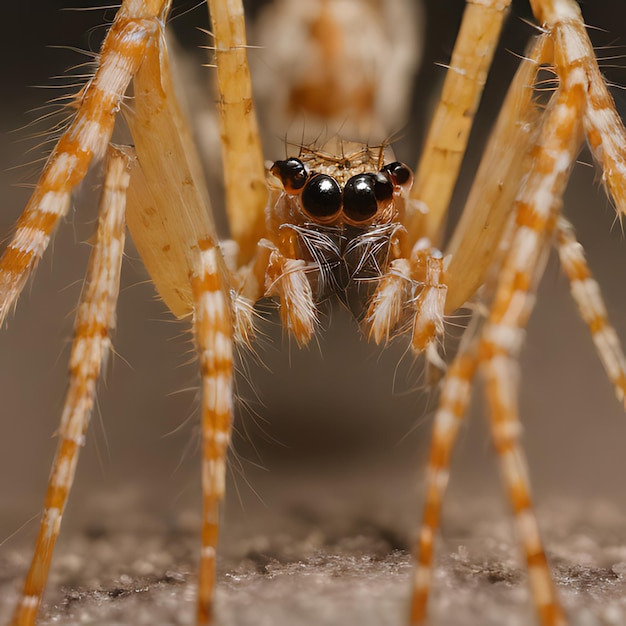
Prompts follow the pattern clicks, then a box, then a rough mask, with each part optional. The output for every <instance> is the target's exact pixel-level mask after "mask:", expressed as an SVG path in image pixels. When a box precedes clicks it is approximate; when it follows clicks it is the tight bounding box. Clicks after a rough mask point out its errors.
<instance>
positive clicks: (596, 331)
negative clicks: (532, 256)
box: [556, 218, 626, 402]
mask: <svg viewBox="0 0 626 626" xmlns="http://www.w3.org/2000/svg"><path fill="white" fill-rule="evenodd" d="M556 245H557V249H558V252H559V258H560V259H561V266H562V267H563V270H564V271H565V273H566V274H567V277H568V279H569V282H570V289H571V292H572V297H573V298H574V300H575V302H576V304H577V306H578V310H579V311H580V315H581V317H582V318H583V320H584V321H585V323H586V324H587V326H588V327H589V330H590V332H591V337H592V339H593V343H594V345H595V347H596V351H597V353H598V356H599V357H600V361H601V362H602V365H603V366H604V369H605V371H606V373H607V376H608V377H609V379H610V381H611V382H612V383H613V385H614V386H615V394H616V396H617V399H618V400H620V402H624V401H625V397H626V358H625V357H624V351H623V350H622V346H621V344H620V341H619V337H618V336H617V333H616V332H615V328H613V325H612V324H611V322H610V321H609V318H608V314H607V311H606V306H605V305H604V300H603V298H602V292H601V291H600V285H598V283H597V282H596V280H595V279H594V277H593V275H592V274H591V270H590V269H589V266H588V265H587V261H586V260H585V252H584V250H583V247H582V246H581V245H580V243H579V242H578V241H577V240H576V234H575V232H574V227H573V226H572V225H571V224H570V223H569V222H568V221H567V220H566V219H565V218H561V219H560V220H559V223H558V225H557V231H556Z"/></svg>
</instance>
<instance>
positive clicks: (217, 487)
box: [191, 241, 233, 624]
mask: <svg viewBox="0 0 626 626" xmlns="http://www.w3.org/2000/svg"><path fill="white" fill-rule="evenodd" d="M199 247H200V254H199V263H198V267H197V270H196V272H195V273H194V275H193V276H192V277H191V286H192V290H193V296H194V302H195V317H194V324H195V335H196V342H197V344H198V351H199V355H200V371H201V375H202V549H201V553H200V574H199V581H198V623H199V624H208V623H210V622H211V620H212V616H213V591H214V587H215V554H216V549H217V539H218V530H219V505H220V502H221V501H222V499H223V498H224V490H225V487H226V485H225V483H226V454H227V451H228V445H229V443H230V435H231V429H232V420H233V331H232V322H231V310H230V308H231V307H230V301H229V299H228V297H227V296H226V294H225V291H224V286H223V284H222V275H223V269H222V267H221V257H220V251H219V248H217V246H216V245H215V243H214V242H212V241H204V242H199Z"/></svg>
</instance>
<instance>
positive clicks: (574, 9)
mask: <svg viewBox="0 0 626 626" xmlns="http://www.w3.org/2000/svg"><path fill="white" fill-rule="evenodd" d="M530 4H531V6H532V9H533V12H534V14H535V17H536V18H537V20H538V21H539V22H540V23H542V24H543V27H544V28H545V29H546V30H547V31H548V32H549V33H550V37H551V39H552V40H553V42H554V55H555V60H556V64H557V66H560V68H561V69H560V70H559V77H560V78H561V80H562V81H563V82H564V83H565V82H566V81H572V82H580V83H582V84H584V85H585V90H584V93H583V96H584V101H583V104H582V105H581V107H580V112H581V115H582V116H583V123H584V128H585V134H586V137H587V141H588V143H589V147H590V148H591V150H592V152H593V155H594V157H595V159H596V161H597V162H598V163H599V164H600V166H601V167H602V180H603V181H604V183H605V184H606V187H607V189H608V191H609V193H610V195H611V196H612V197H613V199H614V201H615V204H616V205H617V210H618V211H619V212H621V213H622V214H623V213H626V154H625V152H624V145H626V128H625V127H624V123H623V122H622V120H621V119H620V116H619V115H618V113H617V111H616V109H615V102H614V101H613V98H612V97H611V94H610V93H609V90H608V89H607V86H606V82H605V80H604V78H603V77H602V74H601V72H600V69H599V67H598V63H597V61H596V57H595V54H594V51H593V46H592V44H591V41H590V40H589V36H588V35H587V31H586V28H585V22H584V20H583V17H582V14H581V11H580V7H579V6H578V4H577V3H576V2H574V0H559V1H558V2H556V1H555V0H531V2H530ZM563 69H565V70H566V73H565V74H564V73H563V71H562V70H563Z"/></svg>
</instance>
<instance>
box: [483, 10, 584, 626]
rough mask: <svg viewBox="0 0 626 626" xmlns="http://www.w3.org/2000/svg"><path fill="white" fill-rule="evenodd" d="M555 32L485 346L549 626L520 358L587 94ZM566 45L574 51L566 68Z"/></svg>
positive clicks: (506, 472) (578, 62) (550, 589)
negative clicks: (551, 72) (548, 85)
mask: <svg viewBox="0 0 626 626" xmlns="http://www.w3.org/2000/svg"><path fill="white" fill-rule="evenodd" d="M559 6H560V7H561V8H564V9H565V17H566V18H567V19H569V10H568V5H567V3H566V2H560V3H559ZM553 28H554V31H553V33H552V35H553V42H554V43H555V44H556V49H555V62H556V71H557V74H558V76H559V78H560V87H559V90H558V91H557V93H556V94H555V95H554V96H553V99H552V101H551V102H550V104H549V106H548V109H547V111H546V113H545V120H544V123H543V127H542V133H541V135H540V138H539V141H538V143H537V144H536V145H535V147H534V148H533V149H532V151H531V155H532V157H533V159H532V168H531V170H530V172H529V174H528V177H527V179H526V181H525V184H524V185H523V187H522V189H521V191H520V194H519V196H518V199H517V201H516V207H515V209H516V220H515V230H514V234H513V238H512V241H511V245H510V248H509V250H508V251H507V254H506V256H505V259H504V263H503V266H502V269H501V271H500V274H499V275H498V281H497V288H496V293H495V298H494V302H493V305H492V309H491V312H490V315H489V320H488V322H487V323H486V325H485V328H484V332H483V336H482V340H481V345H480V360H481V368H482V369H483V371H484V373H485V379H486V386H487V398H488V400H489V405H490V414H491V428H492V434H493V439H494V443H495V447H496V451H497V453H498V456H499V458H500V462H501V467H502V474H503V477H504V482H505V485H506V487H507V490H508V492H509V497H510V500H511V504H512V507H513V511H514V513H515V519H516V523H517V529H518V534H519V537H520V540H521V542H522V544H523V546H524V550H525V554H526V560H527V563H528V571H529V582H530V587H531V591H532V594H533V599H534V603H535V607H536V610H537V613H538V615H539V618H540V620H541V623H542V624H543V625H544V626H560V625H561V624H564V623H565V618H564V615H563V612H562V609H561V607H560V605H559V602H558V600H557V598H556V592H555V589H554V585H553V583H552V579H551V576H550V572H549V569H548V565H547V560H546V557H545V553H544V550H543V547H542V545H541V540H540V537H539V531H538V528H537V522H536V519H535V516H534V513H533V510H532V504H531V497H530V487H529V483H528V477H527V471H526V463H525V458H524V454H523V451H522V449H521V447H520V445H519V443H518V436H519V432H520V422H519V415H518V409H517V387H516V380H517V378H518V367H517V356H518V354H519V351H520V349H521V343H522V340H523V332H524V331H523V329H524V327H525V326H526V323H527V321H528V318H529V316H530V313H531V312H532V309H533V305H534V301H535V296H534V293H533V291H534V287H535V284H536V282H537V280H538V277H539V276H540V275H541V273H542V272H543V268H544V264H545V259H546V249H547V243H548V237H549V235H550V233H551V232H552V231H553V230H554V228H555V226H556V220H557V217H558V212H559V209H560V203H561V197H562V195H563V192H564V189H565V186H566V184H567V180H568V178H569V174H570V171H571V168H572V165H573V163H574V161H575V159H576V156H577V154H578V151H579V150H580V147H581V143H582V121H581V111H582V110H583V106H584V99H585V89H586V84H585V80H584V72H583V71H581V66H582V65H583V63H584V62H586V61H585V59H584V54H583V52H582V50H581V48H580V47H577V46H575V45H573V44H572V42H570V41H568V42H561V40H560V38H559V35H558V33H560V32H562V30H563V29H567V28H568V25H567V24H565V25H563V24H562V23H561V22H558V23H556V24H555V25H554V26H553ZM559 42H561V43H559ZM559 45H565V46H570V47H571V51H570V52H571V54H570V58H569V59H567V61H565V60H564V57H563V55H562V54H561V53H560V51H559ZM575 54H578V56H577V57H576V56H575Z"/></svg>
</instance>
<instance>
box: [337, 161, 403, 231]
mask: <svg viewBox="0 0 626 626" xmlns="http://www.w3.org/2000/svg"><path fill="white" fill-rule="evenodd" d="M392 195H393V187H392V185H391V181H389V179H387V177H386V176H385V175H384V174H381V173H378V174H357V175H356V176H353V177H352V178H350V179H349V180H348V182H347V183H346V185H345V187H344V188H343V212H344V213H345V214H346V217H348V218H349V219H351V220H352V221H354V222H365V221H367V220H369V219H371V218H372V217H374V215H376V213H377V212H378V201H379V200H386V199H389V198H390V197H391V196H392Z"/></svg>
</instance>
